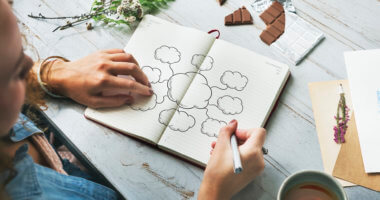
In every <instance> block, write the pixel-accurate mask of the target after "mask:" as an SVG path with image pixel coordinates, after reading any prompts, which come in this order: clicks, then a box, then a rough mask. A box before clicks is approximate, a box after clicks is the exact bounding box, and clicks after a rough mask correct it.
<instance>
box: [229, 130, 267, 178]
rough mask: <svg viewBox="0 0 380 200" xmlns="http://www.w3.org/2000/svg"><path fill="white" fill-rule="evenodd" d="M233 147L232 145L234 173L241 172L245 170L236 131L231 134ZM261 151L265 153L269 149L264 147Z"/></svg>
mask: <svg viewBox="0 0 380 200" xmlns="http://www.w3.org/2000/svg"><path fill="white" fill-rule="evenodd" d="M231 147H232V156H233V159H234V173H235V174H239V173H240V172H242V171H243V166H242V164H241V160H240V153H239V149H238V144H237V139H236V136H235V133H234V134H232V136H231ZM261 151H262V152H263V154H264V155H266V154H268V149H267V148H265V147H262V148H261Z"/></svg>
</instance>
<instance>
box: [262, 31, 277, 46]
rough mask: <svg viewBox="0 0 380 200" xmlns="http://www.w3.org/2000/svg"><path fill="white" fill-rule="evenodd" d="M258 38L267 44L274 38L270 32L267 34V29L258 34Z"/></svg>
mask: <svg viewBox="0 0 380 200" xmlns="http://www.w3.org/2000/svg"><path fill="white" fill-rule="evenodd" d="M260 39H261V40H262V41H263V42H264V43H265V44H267V45H270V44H272V43H273V42H274V41H275V40H276V38H275V37H274V36H272V35H271V34H269V32H268V31H263V32H262V33H261V34H260Z"/></svg>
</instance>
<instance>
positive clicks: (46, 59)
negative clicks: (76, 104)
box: [37, 56, 69, 98]
mask: <svg viewBox="0 0 380 200" xmlns="http://www.w3.org/2000/svg"><path fill="white" fill-rule="evenodd" d="M51 59H55V60H57V59H60V60H62V61H64V62H68V61H69V60H67V59H66V58H63V57H61V56H50V57H47V58H45V59H44V60H43V61H42V62H41V63H40V65H39V66H38V68H37V81H38V84H39V85H40V87H41V89H42V90H43V91H44V92H45V93H46V94H48V95H49V96H51V97H54V98H66V97H64V96H61V95H57V94H53V93H52V92H50V91H49V90H48V89H47V87H46V86H47V83H45V82H43V81H42V79H41V70H42V68H43V66H44V64H45V63H46V62H48V61H50V60H51Z"/></svg>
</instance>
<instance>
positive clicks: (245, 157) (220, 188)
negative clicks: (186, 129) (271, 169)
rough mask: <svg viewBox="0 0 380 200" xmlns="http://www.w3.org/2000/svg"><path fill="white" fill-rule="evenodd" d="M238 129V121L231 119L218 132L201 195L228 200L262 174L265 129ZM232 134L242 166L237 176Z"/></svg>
mask: <svg viewBox="0 0 380 200" xmlns="http://www.w3.org/2000/svg"><path fill="white" fill-rule="evenodd" d="M237 127H238V122H237V121H236V120H232V121H231V122H230V123H229V124H228V125H227V126H225V127H223V128H222V129H221V130H220V132H219V136H218V140H217V142H213V143H212V144H211V146H212V148H213V150H212V154H211V157H210V160H209V162H208V164H207V167H206V170H205V173H204V179H203V182H202V185H201V188H200V190H199V192H200V194H201V193H202V192H206V193H207V194H208V196H209V197H215V199H219V198H220V199H228V198H231V197H232V195H234V194H235V193H236V192H238V191H240V190H241V189H242V188H244V187H245V186H246V185H247V184H248V183H249V182H251V181H252V180H253V179H254V178H255V177H256V176H258V175H259V174H260V173H261V172H262V171H263V169H264V158H263V148H262V147H263V143H264V140H265V135H266V131H265V129H262V128H254V129H247V130H242V129H237ZM233 134H234V135H235V137H236V139H237V140H236V141H237V144H238V145H237V146H238V152H239V154H240V159H241V163H242V166H243V167H244V170H243V171H241V173H239V174H235V173H234V162H233V160H234V158H233V157H234V156H233V151H232V144H231V136H232V135H233ZM210 187H211V188H210ZM220 195H222V196H220ZM218 197H219V198H218ZM210 199H211V198H210Z"/></svg>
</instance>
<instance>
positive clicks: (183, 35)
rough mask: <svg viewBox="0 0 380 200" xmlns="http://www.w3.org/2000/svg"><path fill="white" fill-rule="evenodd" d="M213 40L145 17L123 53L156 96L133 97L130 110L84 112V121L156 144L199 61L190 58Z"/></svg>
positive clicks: (193, 30) (208, 36) (186, 29)
mask: <svg viewBox="0 0 380 200" xmlns="http://www.w3.org/2000/svg"><path fill="white" fill-rule="evenodd" d="M214 40H215V39H214V37H212V36H210V35H209V34H207V33H204V32H201V31H198V30H195V29H191V28H186V27H183V26H179V25H176V24H172V23H169V22H167V21H164V20H162V19H159V18H157V17H154V16H151V15H146V16H145V17H144V19H143V20H142V21H141V22H140V24H139V26H138V28H137V29H136V31H135V33H134V34H133V36H132V37H131V39H130V41H129V42H128V45H127V46H126V47H125V52H128V53H131V54H132V55H133V56H134V57H135V59H136V60H137V61H138V63H139V65H140V67H141V68H142V70H143V71H144V72H145V74H146V75H147V76H148V78H149V80H150V82H151V84H152V88H153V91H154V92H155V94H154V95H153V96H152V97H151V98H146V97H143V98H142V97H136V98H135V103H134V104H133V105H131V106H124V107H121V108H112V109H90V108H87V109H86V111H85V115H86V117H88V118H90V119H92V120H95V121H98V122H100V123H102V124H104V125H106V126H109V127H111V128H114V129H116V130H118V131H121V132H124V133H127V134H130V135H133V136H136V137H140V138H142V139H146V140H148V141H150V142H153V143H157V142H158V140H159V138H160V136H161V133H162V132H163V130H164V129H165V127H166V124H168V122H169V120H170V118H171V117H172V115H173V113H174V111H175V108H176V107H177V103H178V102H180V101H181V99H182V97H183V96H184V93H185V91H186V89H187V88H188V87H189V85H190V83H191V80H192V79H193V77H194V75H195V74H196V73H194V72H196V71H197V70H198V68H197V67H198V66H197V65H198V63H200V62H201V61H202V60H201V59H200V58H198V57H196V58H197V59H193V56H194V55H202V54H207V52H208V51H209V49H210V48H211V46H212V43H213V42H214ZM175 75H177V76H175ZM169 91H171V92H170V95H168V93H169ZM161 112H163V114H161V115H160V113H161Z"/></svg>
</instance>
